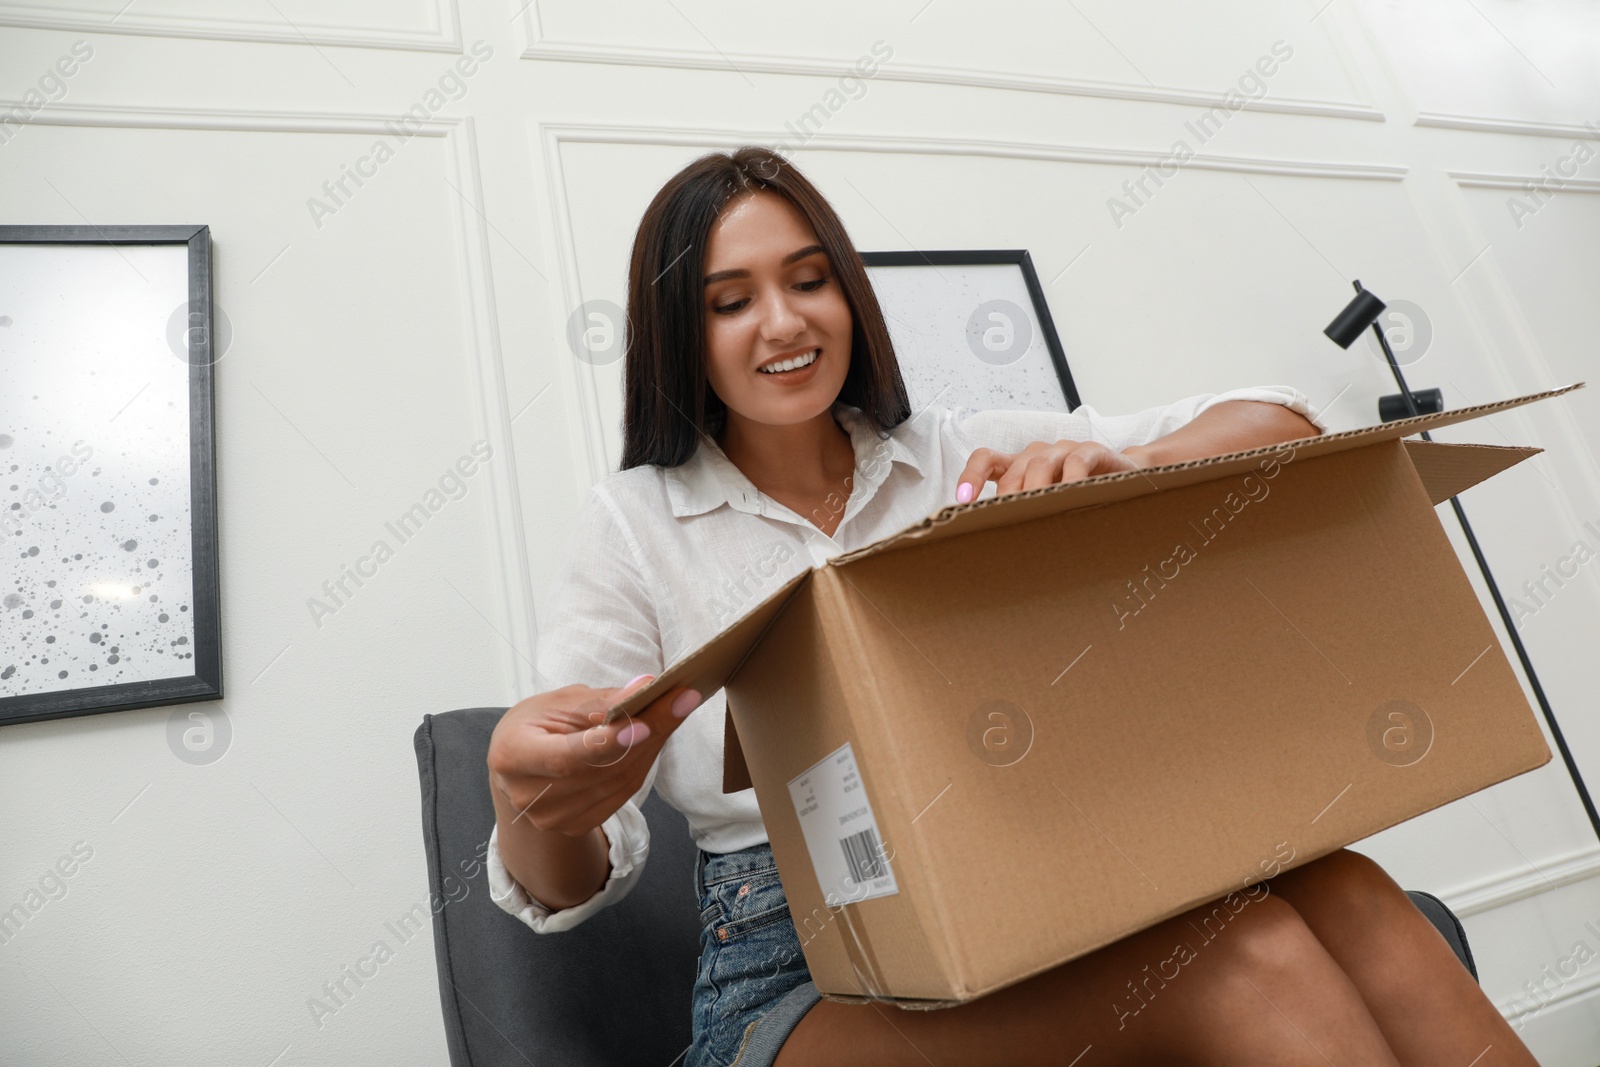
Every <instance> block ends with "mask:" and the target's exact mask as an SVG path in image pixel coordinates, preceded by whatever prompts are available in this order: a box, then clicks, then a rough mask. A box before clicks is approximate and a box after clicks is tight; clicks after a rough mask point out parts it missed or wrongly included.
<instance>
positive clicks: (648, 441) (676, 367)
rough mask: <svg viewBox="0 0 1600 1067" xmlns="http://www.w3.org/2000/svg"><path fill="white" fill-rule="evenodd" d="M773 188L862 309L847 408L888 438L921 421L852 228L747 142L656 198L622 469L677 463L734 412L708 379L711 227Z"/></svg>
mask: <svg viewBox="0 0 1600 1067" xmlns="http://www.w3.org/2000/svg"><path fill="white" fill-rule="evenodd" d="M758 189H767V190H770V191H772V192H774V193H777V194H778V195H779V196H782V197H784V198H785V199H786V200H788V201H789V202H790V203H791V204H793V205H794V206H795V207H796V208H797V209H798V210H799V211H800V213H801V214H802V215H803V216H805V219H806V221H807V222H808V223H810V225H811V229H812V232H814V233H815V234H816V235H817V243H818V244H820V245H822V247H823V250H824V251H825V252H826V254H827V256H828V262H829V265H830V266H831V267H832V270H833V275H834V277H835V278H837V279H838V282H839V288H840V291H841V292H843V293H844V298H845V300H846V302H848V304H849V305H850V319H851V327H850V369H849V371H848V372H847V373H846V375H845V380H844V385H843V386H842V387H841V388H840V390H839V396H838V397H837V399H836V401H835V402H836V403H837V402H839V401H843V402H844V403H846V404H850V405H852V406H854V407H857V408H860V409H861V411H862V413H863V415H865V417H866V418H867V420H868V421H869V423H870V424H871V425H872V426H873V427H874V428H875V429H876V431H877V432H878V433H879V434H880V435H882V434H886V433H888V431H889V430H891V429H893V428H894V427H896V426H898V425H900V423H902V422H904V421H905V420H906V419H907V418H909V417H910V415H911V401H910V398H909V397H908V396H907V394H906V387H905V382H904V381H903V380H902V379H901V377H900V365H899V363H898V362H897V361H896V359H895V355H894V346H893V345H892V344H891V343H890V341H889V329H888V327H887V326H886V325H884V321H883V311H882V310H881V309H880V308H879V307H878V298H877V295H876V294H875V293H873V291H872V284H871V283H870V282H869V281H868V280H867V272H866V268H865V267H863V266H862V263H861V256H860V254H859V253H857V252H856V249H855V245H853V244H852V243H851V241H850V237H849V235H848V234H846V233H845V228H844V223H843V222H841V221H840V220H839V216H838V214H837V213H836V212H835V211H834V210H833V208H832V206H831V205H829V203H828V201H827V200H825V199H824V198H823V196H822V194H821V193H819V192H817V189H816V187H815V186H813V185H812V184H811V183H810V182H809V181H807V180H806V178H805V176H804V175H803V174H801V173H800V171H799V170H798V169H796V167H795V165H794V164H793V163H791V162H789V161H788V160H787V159H785V158H783V157H782V156H781V155H779V154H778V153H776V152H774V151H772V150H771V149H768V148H763V147H760V146H756V145H747V146H745V147H743V148H740V149H738V150H736V151H734V152H732V153H726V152H712V153H709V154H707V155H704V156H701V157H700V158H699V159H696V160H695V161H694V162H693V163H690V164H689V165H688V166H687V167H684V168H683V169H682V170H680V171H679V172H678V173H677V174H674V175H673V176H672V178H671V179H670V180H668V182H667V183H666V184H665V185H663V186H662V187H661V191H660V192H658V193H656V195H655V199H653V200H651V201H650V206H649V207H648V208H647V209H646V210H645V213H644V218H643V219H642V220H641V221H640V222H639V232H638V234H637V235H636V236H635V237H634V241H633V256H632V259H631V261H630V262H629V265H628V322H627V328H626V329H627V332H626V345H627V361H626V363H625V364H624V374H623V379H624V385H623V392H624V396H625V401H624V407H623V434H622V467H621V469H622V470H628V469H630V468H632V467H638V466H641V465H643V464H646V463H654V464H656V465H658V466H662V467H676V466H678V465H679V464H682V463H685V462H687V461H688V460H689V459H690V458H691V457H692V456H693V455H694V453H695V450H696V449H697V448H698V447H699V446H700V435H701V434H705V435H706V436H709V437H713V438H714V437H716V436H717V435H718V434H719V433H720V432H721V431H722V427H723V424H724V422H725V421H726V419H727V414H728V409H727V406H726V405H725V404H724V403H723V402H722V399H721V398H720V397H718V396H717V395H716V393H715V392H714V391H712V388H711V382H710V380H709V379H708V377H707V375H706V351H705V312H704V291H703V289H704V286H703V282H702V278H703V277H704V274H705V257H706V244H707V241H708V239H709V236H710V233H711V226H712V223H714V222H715V221H716V219H717V216H718V215H720V214H721V213H722V209H723V208H724V207H725V206H726V205H727V203H728V201H729V200H731V199H733V198H734V197H735V196H739V195H744V194H747V193H752V192H755V191H756V190H758Z"/></svg>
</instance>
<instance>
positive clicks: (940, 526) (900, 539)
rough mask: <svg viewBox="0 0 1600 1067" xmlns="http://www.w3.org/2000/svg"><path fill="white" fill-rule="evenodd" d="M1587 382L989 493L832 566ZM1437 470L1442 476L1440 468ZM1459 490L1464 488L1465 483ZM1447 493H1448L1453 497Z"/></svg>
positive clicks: (1393, 433) (1442, 421) (1297, 457)
mask: <svg viewBox="0 0 1600 1067" xmlns="http://www.w3.org/2000/svg"><path fill="white" fill-rule="evenodd" d="M1584 384H1585V383H1583V382H1574V383H1572V384H1571V385H1565V386H1562V387H1561V388H1559V389H1547V390H1545V391H1544V392H1541V393H1529V394H1528V395H1526V396H1519V397H1515V398H1513V399H1510V400H1498V401H1495V402H1494V403H1489V404H1473V405H1471V406H1470V407H1464V408H1455V409H1453V410H1450V411H1440V412H1437V413H1435V414H1432V415H1415V416H1412V417H1410V418H1404V419H1397V420H1395V421H1394V422H1386V423H1382V424H1380V425H1377V426H1368V427H1364V428H1362V429H1357V430H1343V431H1341V432H1339V433H1333V434H1322V435H1321V436H1318V437H1302V438H1296V439H1294V440H1290V441H1283V442H1279V443H1277V444H1271V445H1262V446H1260V447H1259V448H1251V449H1246V450H1244V451H1238V452H1225V453H1222V454H1221V455H1216V456H1207V457H1204V458H1202V459H1191V460H1184V461H1181V462H1178V463H1166V464H1162V465H1161V466H1157V467H1144V468H1141V469H1139V470H1132V471H1118V472H1116V473H1114V474H1097V475H1095V476H1094V477H1092V478H1083V479H1080V480H1078V481H1073V482H1063V483H1060V484H1057V485H1047V486H1041V487H1040V488H1038V489H1026V490H1022V491H1020V492H1016V493H1007V494H1006V495H1004V496H994V497H989V498H988V499H986V500H975V501H973V502H972V503H970V504H951V505H950V506H948V507H945V508H943V509H941V510H939V511H937V512H935V513H934V514H932V515H930V516H928V517H927V518H925V519H923V520H922V521H921V522H919V523H916V524H914V525H912V526H908V527H906V528H905V529H904V530H901V531H900V532H898V533H894V534H890V535H889V536H887V537H883V538H880V539H879V540H877V541H874V542H873V543H872V544H870V545H865V546H863V547H861V548H858V549H856V550H854V551H852V552H846V553H843V554H841V555H838V556H835V557H834V558H833V559H831V560H829V561H828V564H827V565H829V566H840V567H842V566H845V565H847V564H849V563H851V562H852V561H854V560H857V559H863V558H865V557H867V556H873V555H877V554H879V553H882V552H887V551H890V550H892V549H894V548H897V547H902V546H904V545H907V544H926V543H929V542H931V541H934V540H939V539H942V538H946V537H955V536H958V535H960V534H964V533H973V532H976V531H978V530H986V529H990V528H992V527H995V526H1009V525H1013V524H1016V523H1021V522H1027V521H1029V520H1030V519H1039V518H1043V517H1045V516H1047V515H1054V514H1056V513H1058V512H1062V511H1070V510H1073V509H1075V508H1086V507H1096V506H1099V505H1102V504H1112V503H1115V502H1117V501H1119V500H1127V499H1130V498H1132V497H1136V496H1143V495H1145V494H1146V493H1155V492H1160V491H1161V490H1163V489H1174V488H1177V487H1179V486H1184V485H1193V484H1194V483H1196V482H1205V481H1213V480H1215V479H1218V478H1225V477H1228V476H1230V475H1233V474H1244V473H1248V472H1250V471H1254V470H1256V469H1258V468H1259V467H1260V466H1261V465H1262V464H1263V463H1270V462H1273V461H1276V462H1277V463H1280V464H1282V463H1289V462H1298V461H1301V460H1306V459H1311V458H1313V457H1315V456H1322V455H1327V454H1329V453H1332V452H1342V451H1344V450H1345V449H1350V448H1361V447H1364V446H1366V445H1370V444H1373V443H1375V442H1378V441H1384V440H1388V439H1391V438H1396V437H1406V436H1408V435H1410V434H1414V433H1419V432H1421V431H1423V430H1428V429H1433V428H1435V427H1439V426H1449V425H1452V424H1454V423H1458V422H1466V421H1467V420H1469V419H1475V418H1478V417H1479V416H1480V415H1489V414H1493V413H1494V412H1497V411H1504V410H1506V409H1507V408H1514V407H1518V406H1520V405H1522V404H1528V403H1532V402H1533V401H1535V400H1544V399H1546V398H1548V397H1552V396H1560V395H1561V394H1562V393H1566V392H1570V391H1571V390H1573V389H1580V388H1582V387H1583V385H1584ZM1522 458H1525V457H1523V456H1517V457H1515V459H1513V460H1512V462H1516V460H1517V459H1522ZM1445 462H1446V461H1444V460H1443V457H1442V454H1441V456H1440V457H1439V462H1438V463H1435V464H1434V466H1435V467H1436V468H1437V467H1439V466H1442V465H1444V463H1445ZM1449 462H1451V463H1455V464H1457V465H1460V464H1461V463H1462V462H1463V461H1462V460H1460V459H1456V460H1452V461H1449ZM1478 462H1481V461H1480V460H1474V461H1472V462H1471V463H1469V464H1468V466H1472V465H1474V464H1476V463H1478ZM1505 466H1510V464H1509V463H1507V464H1505ZM1501 469H1503V468H1501ZM1492 473H1494V472H1493V471H1487V472H1486V473H1484V474H1482V475H1481V476H1480V477H1479V479H1477V480H1481V479H1482V478H1485V477H1488V475H1489V474H1492ZM1440 476H1441V477H1443V475H1442V474H1441V475H1440ZM1467 484H1471V483H1467ZM1461 488H1465V486H1462V487H1461ZM1431 491H1432V490H1431V489H1430V492H1431ZM1444 499H1448V496H1446V497H1445V498H1444Z"/></svg>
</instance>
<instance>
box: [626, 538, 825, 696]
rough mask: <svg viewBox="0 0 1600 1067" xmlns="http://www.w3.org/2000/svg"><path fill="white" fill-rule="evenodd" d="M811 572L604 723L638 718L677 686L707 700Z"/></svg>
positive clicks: (674, 667) (778, 591)
mask: <svg viewBox="0 0 1600 1067" xmlns="http://www.w3.org/2000/svg"><path fill="white" fill-rule="evenodd" d="M812 573H813V571H812V568H810V567H807V568H806V569H805V570H803V571H801V572H800V573H799V574H797V575H795V576H794V577H793V578H790V579H789V580H788V581H787V582H785V583H784V584H783V585H781V586H779V587H778V588H777V589H776V590H774V591H773V592H772V593H771V594H770V595H769V596H768V597H767V598H766V599H765V600H763V601H761V602H760V603H759V604H757V605H756V606H755V607H753V608H751V609H750V610H749V611H748V612H746V613H745V614H744V615H742V616H740V617H739V621H737V622H735V623H734V624H733V625H732V626H730V627H728V628H727V629H726V630H723V631H722V632H721V633H719V634H717V636H715V637H713V638H712V639H711V640H709V641H707V642H706V643H705V644H703V645H701V646H700V647H699V648H697V649H695V650H694V651H693V652H691V653H689V654H688V655H687V656H684V657H683V658H682V659H679V660H678V661H677V662H676V663H672V664H670V665H668V666H667V668H666V669H665V670H663V671H662V672H661V673H660V674H658V675H656V676H655V678H653V679H651V681H650V684H649V685H647V686H645V687H644V688H643V689H640V690H638V691H637V692H635V693H634V694H633V695H632V696H630V697H628V699H626V700H624V701H622V702H621V703H619V704H616V705H613V706H612V707H611V708H610V709H609V710H608V711H607V712H606V717H605V722H608V723H609V722H611V721H613V720H615V719H617V718H620V717H621V716H623V715H630V716H632V715H637V714H639V713H640V712H642V711H643V710H644V709H645V708H646V707H648V706H649V705H650V703H651V702H652V701H654V700H656V699H657V698H659V697H660V696H661V695H662V694H663V693H666V692H667V691H668V690H670V689H673V688H675V687H677V686H680V685H683V686H688V687H689V688H690V689H695V690H698V691H699V693H700V695H701V696H703V697H707V698H709V697H710V696H711V694H713V693H715V692H716V691H717V690H718V689H721V688H722V687H723V685H724V684H725V683H726V682H727V681H728V679H729V678H732V677H733V675H734V673H735V672H737V671H738V669H739V665H740V664H741V663H743V662H744V660H745V657H746V656H748V655H749V654H750V650H751V649H753V648H755V647H756V645H758V644H760V643H761V638H762V636H763V635H764V634H765V633H766V632H767V627H768V626H771V625H772V622H773V620H774V619H776V618H777V617H778V613H779V612H780V611H782V610H783V606H784V605H785V604H787V603H788V602H789V598H790V597H791V596H793V595H794V593H795V590H797V589H799V588H800V587H801V586H802V585H804V584H805V583H806V582H807V581H809V580H810V579H811V575H812Z"/></svg>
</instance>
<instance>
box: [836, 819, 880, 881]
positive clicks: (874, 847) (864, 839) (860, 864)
mask: <svg viewBox="0 0 1600 1067" xmlns="http://www.w3.org/2000/svg"><path fill="white" fill-rule="evenodd" d="M839 847H840V848H842V849H844V861H845V863H847V864H848V865H849V866H850V879H851V880H852V881H854V882H855V883H857V884H858V885H859V884H861V883H864V882H870V881H872V880H873V879H874V878H882V877H883V876H884V874H885V871H884V869H883V853H882V851H881V850H880V849H879V848H878V835H877V834H876V833H874V832H873V829H872V827H870V826H869V827H867V828H866V829H865V830H862V831H861V832H860V833H859V834H851V835H850V836H849V837H841V838H840V839H839Z"/></svg>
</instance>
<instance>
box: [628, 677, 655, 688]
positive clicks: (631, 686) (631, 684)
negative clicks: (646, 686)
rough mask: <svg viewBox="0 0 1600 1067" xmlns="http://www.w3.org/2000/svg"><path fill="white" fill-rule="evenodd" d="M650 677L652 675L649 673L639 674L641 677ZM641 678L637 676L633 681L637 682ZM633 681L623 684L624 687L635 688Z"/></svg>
mask: <svg viewBox="0 0 1600 1067" xmlns="http://www.w3.org/2000/svg"><path fill="white" fill-rule="evenodd" d="M648 677H650V675H648V674H641V675H639V678H648ZM639 678H635V679H634V680H633V682H637V681H638V680H639ZM633 682H629V683H628V684H627V685H625V686H623V687H622V688H624V689H632V688H633Z"/></svg>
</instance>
